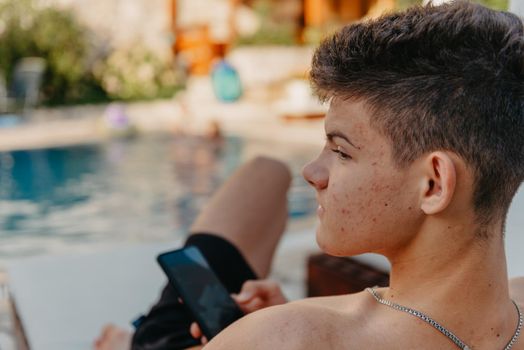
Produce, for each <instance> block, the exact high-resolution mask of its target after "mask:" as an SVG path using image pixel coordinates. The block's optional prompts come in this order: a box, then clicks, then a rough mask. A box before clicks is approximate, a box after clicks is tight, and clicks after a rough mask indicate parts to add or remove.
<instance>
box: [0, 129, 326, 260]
mask: <svg viewBox="0 0 524 350" xmlns="http://www.w3.org/2000/svg"><path fill="white" fill-rule="evenodd" d="M268 152H269V153H273V154H278V155H279V156H280V158H284V159H287V160H289V161H290V166H291V168H292V170H293V173H294V175H295V177H294V181H293V187H292V190H291V191H290V196H289V201H290V216H291V217H293V218H302V217H307V216H310V215H313V212H314V208H315V207H316V202H315V199H314V193H312V192H313V191H312V190H311V189H310V188H309V187H308V185H307V184H306V183H305V181H304V180H302V178H301V176H300V175H299V173H300V168H301V166H302V165H303V164H304V163H305V162H306V161H307V160H309V159H311V157H312V156H313V155H314V152H315V151H314V150H312V149H308V148H304V147H298V146H294V147H292V146H290V145H279V144H275V143H271V144H269V143H268V142H263V141H255V140H242V139H239V138H227V139H225V140H224V141H222V142H221V143H216V142H211V141H206V140H203V139H199V138H189V137H183V138H180V137H178V138H173V137H170V136H164V137H159V136H156V137H142V138H137V139H132V140H115V141H111V142H108V143H103V144H93V145H81V146H74V147H67V148H53V149H42V150H31V151H16V152H10V153H0V242H1V244H0V262H1V261H5V260H7V259H11V258H15V257H16V258H17V257H21V256H31V255H39V254H47V253H56V252H58V253H60V252H71V251H73V252H75V251H83V250H88V251H91V250H93V249H96V248H97V247H99V246H105V245H108V244H120V243H134V242H148V241H163V240H166V241H167V240H173V239H174V238H176V237H179V236H180V235H185V234H186V232H187V228H188V226H189V225H190V224H191V222H192V221H193V219H194V217H195V215H196V214H197V212H198V211H199V210H200V208H202V206H203V204H204V203H205V202H206V201H207V200H208V198H209V197H210V195H211V193H212V192H213V191H214V190H215V189H216V188H217V187H218V186H219V184H220V183H221V182H222V181H223V180H224V179H225V178H226V177H227V176H228V175H229V174H230V173H231V172H232V171H233V170H234V169H235V168H236V167H237V166H238V165H239V164H241V163H242V162H243V161H244V160H245V159H247V158H250V157H252V156H254V155H256V154H260V153H268Z"/></svg>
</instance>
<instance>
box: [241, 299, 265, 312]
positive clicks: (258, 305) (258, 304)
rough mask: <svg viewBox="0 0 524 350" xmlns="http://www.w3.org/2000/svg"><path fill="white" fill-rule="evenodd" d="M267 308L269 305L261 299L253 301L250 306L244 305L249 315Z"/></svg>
mask: <svg viewBox="0 0 524 350" xmlns="http://www.w3.org/2000/svg"><path fill="white" fill-rule="evenodd" d="M266 306H268V305H267V303H266V302H265V301H264V300H262V299H260V298H256V299H253V300H252V301H251V302H249V303H248V304H245V305H243V307H244V309H245V310H246V311H245V312H247V313H250V312H254V311H257V310H260V309H262V308H264V307H266Z"/></svg>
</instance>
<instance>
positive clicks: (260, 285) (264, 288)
mask: <svg viewBox="0 0 524 350" xmlns="http://www.w3.org/2000/svg"><path fill="white" fill-rule="evenodd" d="M278 291H279V286H278V284H277V283H276V282H274V281H270V280H261V281H257V280H249V281H246V282H245V283H244V284H243V285H242V290H241V291H240V294H239V295H238V298H237V300H238V301H239V302H241V303H242V302H245V301H247V300H249V299H251V298H253V296H258V297H261V298H263V299H266V298H268V297H269V296H271V295H273V294H275V293H278Z"/></svg>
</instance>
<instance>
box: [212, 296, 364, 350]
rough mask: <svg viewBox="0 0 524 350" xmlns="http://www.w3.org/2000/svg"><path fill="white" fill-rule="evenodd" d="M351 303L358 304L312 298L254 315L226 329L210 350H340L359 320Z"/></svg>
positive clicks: (345, 297) (343, 298) (341, 300)
mask: <svg viewBox="0 0 524 350" xmlns="http://www.w3.org/2000/svg"><path fill="white" fill-rule="evenodd" d="M348 299H354V300H358V298H352V297H349V298H348V296H343V297H328V298H312V299H304V300H301V301H296V302H291V303H288V304H285V305H279V306H274V307H270V308H267V309H263V310H260V311H257V312H254V313H252V314H249V315H247V316H245V317H243V318H242V319H240V320H239V321H237V322H235V323H234V324H232V325H231V326H229V327H228V328H227V329H225V330H224V331H223V332H222V333H220V334H219V335H218V336H217V337H216V338H214V339H213V341H211V342H210V343H209V344H208V345H207V346H206V349H208V348H209V349H210V350H214V349H255V350H256V349H268V348H271V347H273V348H279V349H280V348H285V349H290V350H293V349H304V350H305V349H318V348H319V346H321V348H340V346H338V344H341V343H342V342H346V343H347V339H348V335H349V334H348V329H352V327H351V324H352V323H353V321H352V320H353V319H354V320H357V319H358V318H357V317H352V310H353V309H352V307H351V306H349V304H351V301H350V300H348ZM348 306H349V307H348ZM339 338H340V339H339ZM342 338H343V339H342ZM339 342H340V343H339Z"/></svg>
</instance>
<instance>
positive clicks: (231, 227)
mask: <svg viewBox="0 0 524 350" xmlns="http://www.w3.org/2000/svg"><path fill="white" fill-rule="evenodd" d="M290 182H291V176H290V173H289V170H288V169H287V167H286V166H285V165H284V164H282V163H280V162H278V161H275V160H271V159H268V158H264V157H257V158H255V159H254V160H252V161H250V162H248V163H247V164H246V165H244V166H243V167H241V168H240V169H239V170H237V171H236V172H235V173H234V174H233V175H232V176H231V178H230V179H228V180H227V181H226V183H224V185H223V186H222V187H221V188H220V190H218V191H217V192H216V193H215V195H214V196H213V198H212V199H211V200H210V202H209V204H208V205H207V206H206V207H205V208H204V210H203V211H202V213H201V214H200V215H199V217H198V218H197V220H196V221H195V223H194V224H193V226H192V227H191V232H193V233H199V232H206V233H212V234H213V235H216V236H219V237H222V238H224V239H225V240H226V241H228V242H230V243H231V244H233V245H234V246H235V247H236V248H237V249H238V250H239V251H240V252H241V254H242V255H243V256H244V258H245V259H246V260H247V262H248V263H249V265H250V266H251V268H252V269H253V270H254V272H255V273H256V274H257V275H258V276H259V277H262V278H263V277H266V276H267V274H268V273H269V270H270V267H271V260H272V257H273V254H274V252H275V248H276V246H277V244H278V241H279V240H280V237H281V235H282V233H283V231H284V228H285V224H286V219H287V200H286V193H287V190H288V187H289V184H290ZM191 322H192V319H191V318H190V317H189V315H188V314H187V312H186V311H185V309H184V308H183V307H182V306H181V305H180V304H179V302H178V298H177V294H176V292H175V291H174V289H173V288H171V287H170V286H169V285H167V286H166V288H164V290H163V292H162V296H161V297H160V300H159V301H158V302H157V303H156V305H155V306H153V308H152V309H151V311H150V312H149V314H148V316H147V317H146V318H145V320H144V321H143V322H142V324H141V325H140V326H139V328H138V329H137V331H136V332H135V334H134V337H133V341H132V349H134V350H139V349H140V350H141V349H146V348H148V349H153V348H154V349H164V348H165V349H167V348H170V349H171V348H173V346H172V345H170V344H177V346H180V348H185V347H189V346H191V345H195V344H196V343H195V342H196V340H195V339H193V338H192V337H191V336H190V335H189V324H190V323H191ZM111 334H115V332H111ZM129 336H130V335H129ZM119 337H120V336H119ZM101 338H102V340H103V341H100V342H98V343H97V344H96V345H97V347H96V349H97V350H98V349H106V348H103V347H102V346H103V345H104V344H107V343H109V342H110V341H111V339H109V338H111V337H105V338H104V337H101ZM120 338H122V337H120ZM120 343H122V344H123V343H124V341H121V342H120ZM152 344H155V345H152ZM124 346H125V345H124ZM149 346H151V347H149ZM107 349H115V350H116V349H120V348H118V347H108V348H107Z"/></svg>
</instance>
